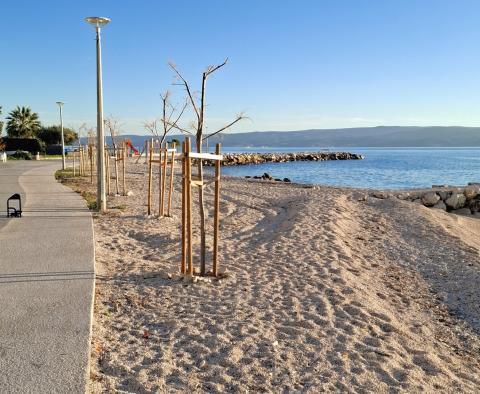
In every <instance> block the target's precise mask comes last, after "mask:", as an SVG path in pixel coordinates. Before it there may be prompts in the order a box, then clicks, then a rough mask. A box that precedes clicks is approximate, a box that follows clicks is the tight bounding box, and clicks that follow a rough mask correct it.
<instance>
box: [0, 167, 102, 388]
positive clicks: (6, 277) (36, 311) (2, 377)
mask: <svg viewBox="0 0 480 394" xmlns="http://www.w3.org/2000/svg"><path fill="white" fill-rule="evenodd" d="M60 165H61V163H60V162H59V161H15V162H13V161H11V162H7V163H0V392H1V393H84V392H85V389H86V383H87V380H88V362H89V353H90V336H91V321H92V305H93V292H94V258H95V257H94V238H93V225H92V216H91V213H90V212H89V210H88V209H87V208H86V205H85V202H84V201H83V199H82V198H81V197H80V196H79V195H78V194H77V193H75V192H73V191H72V190H70V189H69V188H67V187H65V186H63V185H61V184H60V183H58V182H57V181H56V180H55V178H54V172H55V170H57V169H58V168H59V167H60ZM14 193H19V194H20V195H21V196H22V204H23V217H22V218H6V200H7V198H8V197H10V196H11V195H12V194H14Z"/></svg>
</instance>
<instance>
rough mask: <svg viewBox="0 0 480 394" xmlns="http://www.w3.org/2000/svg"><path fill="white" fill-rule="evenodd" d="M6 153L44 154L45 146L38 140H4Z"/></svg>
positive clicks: (8, 138)
mask: <svg viewBox="0 0 480 394" xmlns="http://www.w3.org/2000/svg"><path fill="white" fill-rule="evenodd" d="M2 140H3V143H4V144H5V150H6V151H28V152H30V153H32V154H36V153H37V152H43V144H42V143H41V142H40V141H39V140H37V139H36V138H10V137H4V138H2Z"/></svg>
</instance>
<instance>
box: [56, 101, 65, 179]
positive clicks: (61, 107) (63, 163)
mask: <svg viewBox="0 0 480 394" xmlns="http://www.w3.org/2000/svg"><path fill="white" fill-rule="evenodd" d="M64 104H65V103H63V102H61V101H57V105H58V107H59V108H60V130H61V135H62V170H64V171H65V137H64V136H63V105H64Z"/></svg>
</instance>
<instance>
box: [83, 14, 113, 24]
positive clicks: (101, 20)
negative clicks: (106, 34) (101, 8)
mask: <svg viewBox="0 0 480 394" xmlns="http://www.w3.org/2000/svg"><path fill="white" fill-rule="evenodd" d="M85 21H86V22H88V23H90V24H91V25H93V26H95V27H103V26H105V25H106V24H107V23H108V22H110V19H109V18H105V17H103V16H87V17H86V18H85Z"/></svg>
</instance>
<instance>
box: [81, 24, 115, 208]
mask: <svg viewBox="0 0 480 394" xmlns="http://www.w3.org/2000/svg"><path fill="white" fill-rule="evenodd" d="M85 20H86V21H87V22H88V23H90V24H91V25H93V26H95V30H96V33H97V209H98V210H99V211H100V212H104V211H106V210H107V196H106V194H105V160H104V158H105V155H104V152H105V145H104V144H105V142H104V133H103V93H102V44H101V37H100V30H101V28H102V27H103V26H105V25H106V24H107V23H108V22H110V19H108V18H104V17H101V16H89V17H87V18H85Z"/></svg>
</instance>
